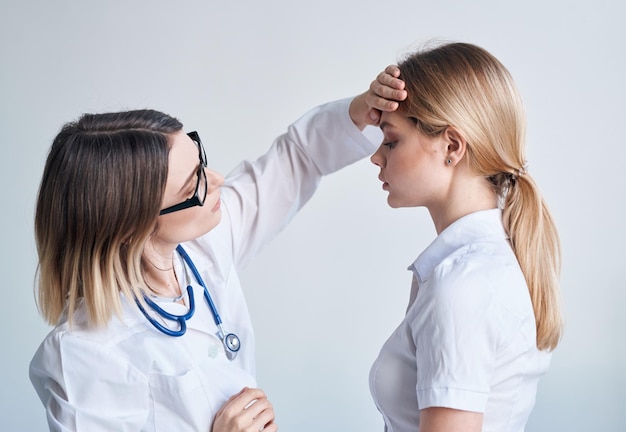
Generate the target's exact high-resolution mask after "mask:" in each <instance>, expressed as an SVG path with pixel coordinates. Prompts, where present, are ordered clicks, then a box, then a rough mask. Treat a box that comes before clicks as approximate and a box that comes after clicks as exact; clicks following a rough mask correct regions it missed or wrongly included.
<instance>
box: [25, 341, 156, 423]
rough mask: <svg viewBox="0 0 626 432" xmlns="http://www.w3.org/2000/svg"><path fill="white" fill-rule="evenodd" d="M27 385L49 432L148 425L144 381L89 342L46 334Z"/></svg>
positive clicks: (116, 358)
mask: <svg viewBox="0 0 626 432" xmlns="http://www.w3.org/2000/svg"><path fill="white" fill-rule="evenodd" d="M30 379H31V382H32V383H33V386H34V387H35V389H36V391H37V394H38V395H39V398H40V399H41V401H42V403H43V404H44V406H45V408H46V415H47V418H48V425H49V427H50V430H52V431H93V432H99V431H103V432H104V431H112V430H115V431H139V430H141V429H142V428H143V427H144V425H145V424H146V421H147V420H148V416H149V387H148V380H147V378H146V377H145V376H144V375H143V374H141V373H139V372H138V371H136V370H135V369H134V368H132V367H131V366H130V365H129V364H128V363H127V362H125V361H124V360H123V359H121V358H118V357H115V356H113V355H111V354H110V353H107V352H106V351H105V350H104V349H102V348H101V347H99V346H97V345H96V344H94V343H92V342H85V341H83V340H81V339H80V338H76V337H68V336H67V335H64V334H52V335H51V336H49V337H48V338H47V339H46V340H45V341H44V343H43V344H42V345H41V346H40V348H39V350H38V351H37V353H36V354H35V356H34V358H33V360H32V361H31V364H30Z"/></svg>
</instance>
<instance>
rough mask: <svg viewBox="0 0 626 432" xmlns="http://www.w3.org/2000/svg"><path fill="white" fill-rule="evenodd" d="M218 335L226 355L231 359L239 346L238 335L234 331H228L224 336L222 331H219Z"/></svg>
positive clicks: (235, 355)
mask: <svg viewBox="0 0 626 432" xmlns="http://www.w3.org/2000/svg"><path fill="white" fill-rule="evenodd" d="M218 336H219V337H220V339H221V340H222V343H223V344H224V351H225V352H226V357H227V358H228V359H229V360H233V359H234V358H235V357H237V352H238V351H239V349H240V348H241V341H240V340H239V337H238V336H237V335H236V334H234V333H228V334H227V335H226V336H224V333H222V332H221V331H220V332H219V333H218Z"/></svg>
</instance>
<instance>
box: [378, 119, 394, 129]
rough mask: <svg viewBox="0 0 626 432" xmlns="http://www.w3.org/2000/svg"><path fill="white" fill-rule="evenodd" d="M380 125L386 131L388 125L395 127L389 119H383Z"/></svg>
mask: <svg viewBox="0 0 626 432" xmlns="http://www.w3.org/2000/svg"><path fill="white" fill-rule="evenodd" d="M379 127H380V129H381V130H382V131H384V130H385V128H386V127H393V125H392V124H391V123H389V122H387V121H383V122H381V123H380V126H379Z"/></svg>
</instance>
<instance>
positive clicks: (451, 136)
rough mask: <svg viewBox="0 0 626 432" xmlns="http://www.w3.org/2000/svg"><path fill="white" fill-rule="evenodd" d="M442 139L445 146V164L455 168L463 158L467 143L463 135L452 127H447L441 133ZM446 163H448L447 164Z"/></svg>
mask: <svg viewBox="0 0 626 432" xmlns="http://www.w3.org/2000/svg"><path fill="white" fill-rule="evenodd" d="M442 138H443V139H444V141H445V144H446V152H445V156H446V164H447V165H451V166H455V165H456V164H458V163H459V162H460V161H461V159H463V156H465V151H466V150H467V141H466V140H465V137H464V136H463V134H462V133H461V132H460V131H459V130H458V129H456V128H455V127H454V126H448V127H447V128H446V130H445V131H444V132H443V135H442ZM448 161H450V162H449V163H448Z"/></svg>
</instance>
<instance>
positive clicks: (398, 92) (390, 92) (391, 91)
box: [370, 79, 407, 101]
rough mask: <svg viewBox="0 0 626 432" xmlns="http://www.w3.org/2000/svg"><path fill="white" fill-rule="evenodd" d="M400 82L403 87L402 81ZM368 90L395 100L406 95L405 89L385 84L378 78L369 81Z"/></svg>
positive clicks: (402, 98) (404, 97)
mask: <svg viewBox="0 0 626 432" xmlns="http://www.w3.org/2000/svg"><path fill="white" fill-rule="evenodd" d="M400 82H402V86H403V87H404V81H400ZM370 91H371V92H373V93H375V94H377V95H378V96H380V97H383V98H385V99H392V100H397V101H402V100H404V99H406V97H407V93H406V90H404V89H396V88H393V87H391V86H388V85H385V84H383V83H381V82H380V81H379V80H378V79H376V80H374V81H372V82H371V83H370Z"/></svg>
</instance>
